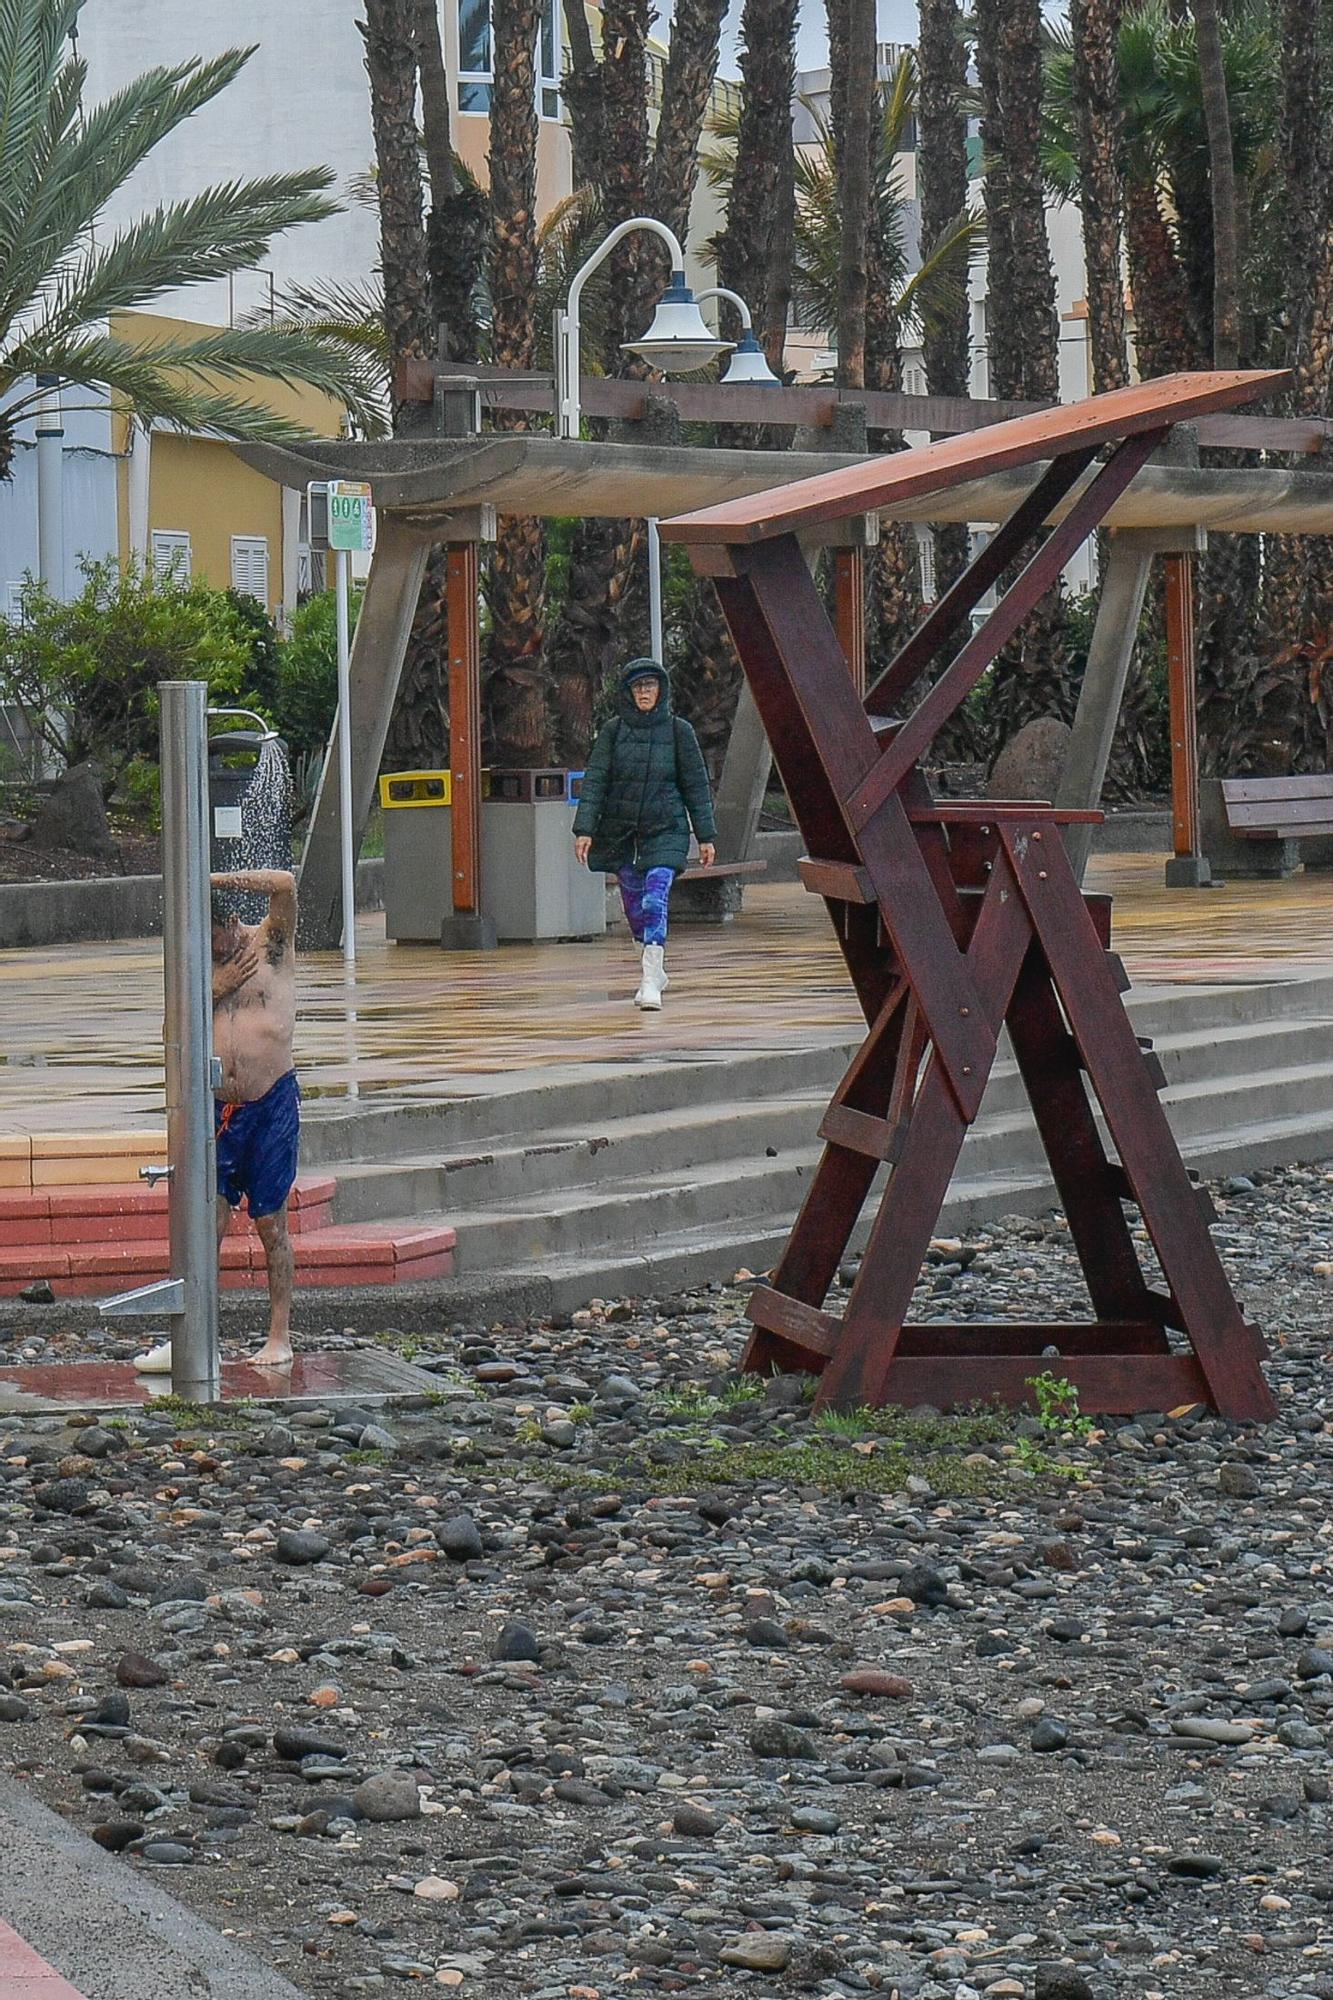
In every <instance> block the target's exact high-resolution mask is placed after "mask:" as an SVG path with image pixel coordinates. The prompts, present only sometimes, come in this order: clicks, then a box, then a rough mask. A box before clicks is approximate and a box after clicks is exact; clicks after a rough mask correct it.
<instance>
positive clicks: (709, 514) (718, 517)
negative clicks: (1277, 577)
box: [662, 369, 1289, 543]
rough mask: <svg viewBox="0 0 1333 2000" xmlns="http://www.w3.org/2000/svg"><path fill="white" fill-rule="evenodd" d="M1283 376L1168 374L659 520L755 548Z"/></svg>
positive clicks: (1161, 420) (1160, 425)
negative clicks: (754, 544) (758, 543)
mask: <svg viewBox="0 0 1333 2000" xmlns="http://www.w3.org/2000/svg"><path fill="white" fill-rule="evenodd" d="M1288 380H1289V377H1288V376H1287V375H1286V374H1285V373H1283V372H1282V371H1281V370H1274V369H1269V370H1262V369H1236V370H1234V371H1231V372H1226V371H1223V370H1214V371H1212V372H1209V373H1204V372H1202V371H1200V372H1197V373H1192V374H1182V375H1164V376H1161V377H1160V378H1158V379H1156V380H1154V381H1151V382H1141V383H1136V384H1134V385H1133V386H1132V387H1130V388H1128V389H1114V390H1112V391H1111V392H1110V393H1109V394H1108V395H1105V396H1091V397H1089V398H1088V399H1087V400H1086V401H1085V402H1081V403H1066V404H1060V405H1057V406H1054V407H1053V408H1051V409H1048V410H1040V411H1038V412H1036V413H1035V414H1033V415H1030V416H1025V417H1015V418H1013V419H1012V420H1011V421H1009V422H1008V423H1002V424H993V425H990V426H989V427H988V428H987V429H985V430H984V431H982V432H980V433H977V434H974V435H972V436H968V437H946V438H941V439H939V440H938V441H937V442H936V443H934V444H928V445H922V446H920V447H918V448H917V449H916V450H915V451H905V452H896V453H890V454H889V455H888V456H887V457H884V458H874V459H868V460H866V461H865V462H864V463H862V464H859V465H856V466H854V467H852V468H851V469H850V470H848V471H844V472H831V473H824V474H821V475H817V476H816V477H815V478H814V479H805V480H798V481H796V482H794V483H793V484H791V485H789V486H784V487H779V488H776V489H773V490H771V491H770V492H768V493H764V494H757V495H755V496H754V497H752V498H750V499H746V500H734V501H730V502H727V503H724V504H723V505H722V506H719V507H708V508H705V509H703V510H702V511H701V512H698V513H693V514H683V515H679V516H677V518H676V519H675V520H672V521H664V522H663V523H662V535H663V538H664V539H666V540H669V541H677V542H686V543H692V542H755V541H766V540H769V539H770V538H771V537H773V536H775V535H781V534H799V533H800V531H801V530H802V528H804V527H807V526H808V525H810V524H811V523H813V522H815V521H827V520H837V519H838V518H839V517H841V516H842V515H845V514H864V513H870V512H883V511H885V510H886V509H892V507H893V505H894V503H895V501H902V500H908V499H915V498H919V497H920V496H921V495H922V494H927V493H937V492H940V491H941V490H942V489H944V488H946V487H949V486H961V485H964V484H966V483H969V482H971V481H973V480H976V479H978V478H982V477H984V476H985V475H986V474H987V473H995V472H1003V471H1006V470H1008V469H1010V468H1011V467H1013V466H1018V465H1030V464H1033V463H1034V462H1035V461H1037V460H1039V459H1042V458H1050V457H1059V456H1061V455H1062V454H1063V453H1065V452H1072V451H1078V450H1086V449H1087V448H1089V447H1096V446H1101V445H1104V444H1107V443H1109V442H1111V441H1112V440H1113V439H1114V440H1128V439H1130V438H1134V437H1138V436H1141V435H1142V434H1144V433H1146V432H1153V433H1160V432H1162V431H1165V430H1168V429H1169V428H1170V427H1171V426H1172V425H1173V424H1178V423H1187V422H1189V421H1190V420H1191V419H1192V418H1195V417H1200V416H1204V415H1207V414H1209V413H1211V412H1212V411H1216V410H1226V409H1230V408H1232V407H1233V406H1234V405H1236V404H1243V403H1251V402H1254V401H1255V400H1256V398H1258V397H1260V396H1264V395H1270V394H1272V393H1274V392H1275V391H1277V390H1279V389H1281V388H1283V387H1284V386H1285V385H1286V383H1287V382H1288Z"/></svg>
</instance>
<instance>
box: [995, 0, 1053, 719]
mask: <svg viewBox="0 0 1333 2000" xmlns="http://www.w3.org/2000/svg"><path fill="white" fill-rule="evenodd" d="M977 34H978V42H977V60H978V66H979V72H980V75H981V79H982V86H983V130H982V137H983V142H984V146H985V152H986V158H987V166H986V182H987V186H986V220H987V231H988V237H989V264H988V269H989V283H988V288H987V289H988V307H989V313H990V336H989V337H990V360H991V384H990V386H991V393H992V395H995V396H1001V397H1018V398H1031V399H1033V400H1035V401H1040V402H1055V401H1056V400H1057V399H1058V397H1059V393H1060V349H1059V327H1058V323H1057V320H1056V314H1055V278H1054V273H1053V271H1052V268H1051V253H1050V245H1049V242H1048V240H1047V235H1046V184H1045V177H1044V173H1043V151H1042V23H1041V5H1040V0H1003V4H1000V0H983V4H982V5H980V6H979V7H978V10H977ZM996 175H998V178H999V186H998V189H993V188H992V187H991V180H992V176H996ZM997 227H998V229H999V231H1000V236H999V239H998V243H997V238H996V236H995V234H994V233H993V232H994V231H995V230H996V228H997ZM997 251H998V253H999V254H998V255H997ZM1070 706H1071V694H1070V689H1069V685H1068V674H1067V670H1066V649H1065V642H1064V611H1063V604H1062V597H1061V589H1060V585H1059V584H1058V583H1057V584H1055V585H1054V586H1053V587H1052V589H1050V590H1049V591H1047V593H1046V595H1045V597H1043V598H1042V600H1041V602H1040V603H1039V604H1038V605H1037V606H1036V607H1035V609H1034V610H1033V611H1032V613H1031V614H1030V615H1029V617H1028V618H1027V620H1026V621H1025V623H1024V626H1023V629H1022V631H1021V633H1020V634H1019V636H1018V637H1017V638H1016V639H1015V641H1014V642H1013V644H1012V645H1011V646H1009V647H1007V648H1006V649H1005V651H1004V652H1003V653H1002V654H1001V655H1000V657H999V659H998V660H997V661H996V663H995V666H994V669H993V670H992V683H991V715H992V717H993V720H994V723H995V726H996V730H997V743H998V744H999V745H1003V744H1004V743H1005V742H1007V741H1008V739H1009V738H1010V737H1011V736H1012V735H1013V734H1014V732H1015V731H1016V730H1017V729H1019V728H1021V726H1022V725H1023V724H1024V723H1025V722H1030V721H1033V720H1036V719H1037V718H1039V717H1041V716H1047V715H1062V714H1064V713H1066V712H1067V711H1068V709H1069V708H1070Z"/></svg>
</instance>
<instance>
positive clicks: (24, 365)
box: [0, 0, 368, 478]
mask: <svg viewBox="0 0 1333 2000" xmlns="http://www.w3.org/2000/svg"><path fill="white" fill-rule="evenodd" d="M79 4H80V0H6V4H5V5H3V6H0V155H2V156H3V159H4V179H5V185H4V195H3V199H0V280H2V282H0V478H2V477H5V476H7V474H8V471H9V466H10V463H11V460H12V457H13V453H14V448H15V432H16V428H17V427H18V425H19V424H20V423H21V422H22V421H23V420H24V419H25V418H26V417H27V416H29V415H30V414H31V412H32V410H33V407H34V404H35V403H36V401H37V400H38V398H39V396H40V395H41V394H42V393H43V391H42V390H40V389H38V388H36V387H34V386H33V385H32V378H33V377H35V376H38V375H44V376H45V375H55V376H58V377H59V378H60V379H61V381H62V382H63V383H65V384H68V385H71V386H72V388H74V389H76V390H77V389H84V390H87V391H88V392H89V393H90V394H91V395H92V396H94V397H95V398H97V399H99V400H100V399H102V398H104V397H105V396H106V394H107V393H109V394H110V395H111V396H112V397H113V398H115V399H117V400H118V401H120V402H123V403H124V404H125V405H127V406H128V407H129V409H130V410H131V411H132V412H133V413H134V414H135V415H136V416H137V417H139V418H141V419H143V420H144V421H145V422H152V421H155V422H160V423H166V424H171V425H175V426H178V427H179V428H181V429H183V430H205V429H207V430H213V431H217V432H220V433H221V434H222V435H223V436H225V437H232V438H295V437H299V436H301V435H302V434H303V433H302V429H301V427H300V426H299V425H297V424H295V423H293V422H291V421H289V420H287V419H284V418H282V417H279V416H278V415H277V414H276V413H275V412H274V411H273V410H272V409H270V408H268V407H267V406H266V405H265V404H264V402H263V400H262V399H261V398H259V397H257V396H255V394H254V393H253V385H254V383H255V382H256V381H258V382H268V383H274V384H276V383H283V384H287V385H290V384H305V385H308V386H310V387H313V388H317V389H321V390H323V391H325V392H326V393H327V394H328V395H330V396H333V397H336V398H337V399H338V400H339V401H340V402H342V403H344V404H345V405H346V406H347V407H348V408H349V409H350V410H352V411H353V412H354V413H356V414H357V415H358V416H365V415H368V406H367V378H366V374H365V371H364V369H363V368H362V367H361V366H360V365H359V364H358V363H357V362H356V361H355V359H354V358H353V357H350V356H349V355H348V353H347V351H346V350H345V349H343V348H341V347H339V346H338V345H336V344H335V343H330V342H329V341H327V340H325V339H324V338H323V337H322V336H321V335H320V334H319V333H318V332H312V331H305V330H303V331H299V332H297V331H292V330H289V329H281V328H269V327H254V326H247V327H240V328H233V327H218V328H216V329H211V330H210V331H209V332H207V333H202V334H196V335H193V336H181V337H179V338H176V339H172V340H168V341H166V342H163V343H161V344H154V345H152V346H146V345H140V344H138V343H136V342H135V341H133V340H127V339H126V338H124V337H123V335H121V334H118V333H115V332H112V331H111V329H110V325H109V322H110V320H111V318H112V316H113V315H116V314H120V313H125V312H133V311H136V310H140V309H142V308H144V307H146V306H150V305H151V304H153V302H154V301H155V300H157V299H158V298H160V297H161V296H162V294H163V293H166V292H171V291H175V290H177V289H178V288H180V287H182V286H188V285H193V284H202V283H206V282H207V281H209V280H210V279H217V278H225V277H228V276H230V275H231V274H232V273H234V272H237V271H247V270H251V269H253V268H254V266H255V265H256V264H257V263H259V261H260V260H261V258H263V257H264V255H265V254H266V253H267V251H268V248H269V245H270V244H271V242H272V240H273V238H274V237H275V236H277V235H280V234H281V233H282V232H283V231H285V230H288V229H291V228H293V227H295V225H296V224H298V223H302V222H317V221H320V220H321V219H322V218H323V217H325V216H328V215H332V214H336V213H337V204H336V203H335V202H334V201H332V200H331V199H329V197H328V194H327V192H326V191H327V189H328V188H329V186H330V185H331V178H332V177H331V176H330V174H329V173H328V172H327V171H326V170H324V169H322V168H315V169H312V170H310V171H308V172H306V173H299V174H281V175H267V176H265V177H263V178H261V179H256V180H247V181H240V182H234V183H231V184H228V185H225V186H221V187H214V188H206V189H205V190H204V191H203V192H202V193H200V194H197V195H192V196H188V197H186V198H184V199H182V200H180V201H176V202H172V203H170V204H168V205H166V206H165V207H162V208H159V209H157V210H156V211H154V212H153V213H152V214H149V215H145V216H143V217H141V218H140V219H139V220H137V221H135V222H131V223H128V224H126V225H125V226H124V227H122V228H118V229H109V228H108V227H107V226H106V224H105V222H104V221H103V220H102V218H103V215H104V211H105V209H106V208H107V206H108V204H109V203H110V202H111V201H112V199H113V198H114V197H115V196H116V195H117V194H118V193H119V192H120V190H121V189H122V188H123V187H124V186H125V184H126V182H127V181H129V179H130V177H131V175H132V174H133V173H134V171H135V169H136V167H138V166H139V165H140V163H141V162H142V161H143V160H144V159H146V157H147V156H148V154H149V153H151V151H152V150H153V148H154V147H155V146H157V145H158V144H159V143H160V142H161V141H162V140H163V139H165V138H166V137H167V135H168V134H169V133H171V132H173V131H174V130H175V129H176V128H177V126H179V125H181V124H183V123H184V121H185V120H186V119H187V118H190V117H192V116H193V115H194V113H195V112H196V111H198V110H200V109H201V108H202V107H203V106H204V105H206V104H208V103H211V102H212V100H213V99H214V98H216V97H217V96H218V95H219V94H220V92H222V91H223V90H225V89H226V87H227V85H228V84H229V83H231V82H232V81H233V79H234V78H235V77H236V76H237V75H238V74H239V72H240V71H241V69H242V68H243V67H244V66H245V63H246V62H247V60H248V59H249V55H248V52H247V51H245V50H240V49H233V50H229V51H228V52H226V53H225V54H223V55H220V56H216V57H214V58H212V59H211V60H209V61H207V62H205V61H194V62H184V63H178V64H173V65H170V66H164V67H161V68H158V69H154V70H150V71H148V72H147V73H146V74H145V75H143V76H140V77H137V78H136V79H135V80H134V81H133V82H132V83H130V84H128V85H126V87H125V88H124V89H123V90H121V91H118V92H117V93H116V95H115V96H114V97H111V98H109V99H108V100H107V101H106V102H105V103H103V104H99V105H96V106H95V107H93V108H92V109H91V110H85V109H84V108H83V92H84V86H85V83H86V80H87V68H86V65H85V64H84V63H83V62H82V61H81V60H80V59H79V58H78V57H77V56H75V55H72V54H71V53H70V50H69V41H70V36H71V32H72V30H73V29H74V26H75V24H76V21H77V17H78V12H79Z"/></svg>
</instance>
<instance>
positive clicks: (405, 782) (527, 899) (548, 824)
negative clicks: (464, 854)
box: [380, 770, 606, 944]
mask: <svg viewBox="0 0 1333 2000" xmlns="http://www.w3.org/2000/svg"><path fill="white" fill-rule="evenodd" d="M483 785H484V797H483V801H482V808H481V915H482V916H483V917H486V918H488V919H489V920H490V922H491V923H493V924H494V926H495V935H496V937H497V939H499V940H500V942H501V943H529V944H531V943H534V942H536V941H537V940H538V939H541V938H587V937H600V936H601V935H602V933H603V932H604V931H605V929H606V884H605V880H604V878H603V877H602V876H601V875H592V874H590V873H589V871H588V870H587V869H586V868H580V867H579V865H578V863H577V861H576V860H575V859H574V840H573V815H572V812H571V809H570V774H569V772H567V771H545V770H544V771H509V770H496V771H490V772H487V773H485V774H483ZM451 796H452V786H451V784H450V773H449V772H448V771H398V772H393V773H390V774H389V775H387V776H385V777H382V778H381V779H380V804H381V805H382V806H383V807H384V914H385V928H386V932H387V935H388V936H389V937H390V938H392V939H393V940H394V941H395V942H396V943H400V944H409V943H417V944H426V943H429V944H438V943H439V942H440V935H441V930H442V928H443V925H444V923H445V920H446V918H449V917H451V916H452V915H453V897H452V890H451V873H452V867H453V846H452V841H453V829H452V821H453V813H452V809H451V804H450V800H451Z"/></svg>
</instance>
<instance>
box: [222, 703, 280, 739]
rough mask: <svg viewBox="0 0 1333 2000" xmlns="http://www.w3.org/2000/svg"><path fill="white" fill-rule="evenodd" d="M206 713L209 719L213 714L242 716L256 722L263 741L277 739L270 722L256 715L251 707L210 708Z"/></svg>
mask: <svg viewBox="0 0 1333 2000" xmlns="http://www.w3.org/2000/svg"><path fill="white" fill-rule="evenodd" d="M208 714H209V718H210V720H211V719H212V718H213V717H214V716H223V715H241V716H244V717H245V720H246V721H247V722H253V723H255V724H257V726H258V729H259V734H260V739H261V741H263V742H265V743H276V742H277V740H278V732H277V730H276V729H274V728H273V727H272V725H271V724H269V723H267V722H265V720H264V718H263V716H262V715H256V714H255V712H254V710H253V709H252V708H210V709H209V711H208Z"/></svg>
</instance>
